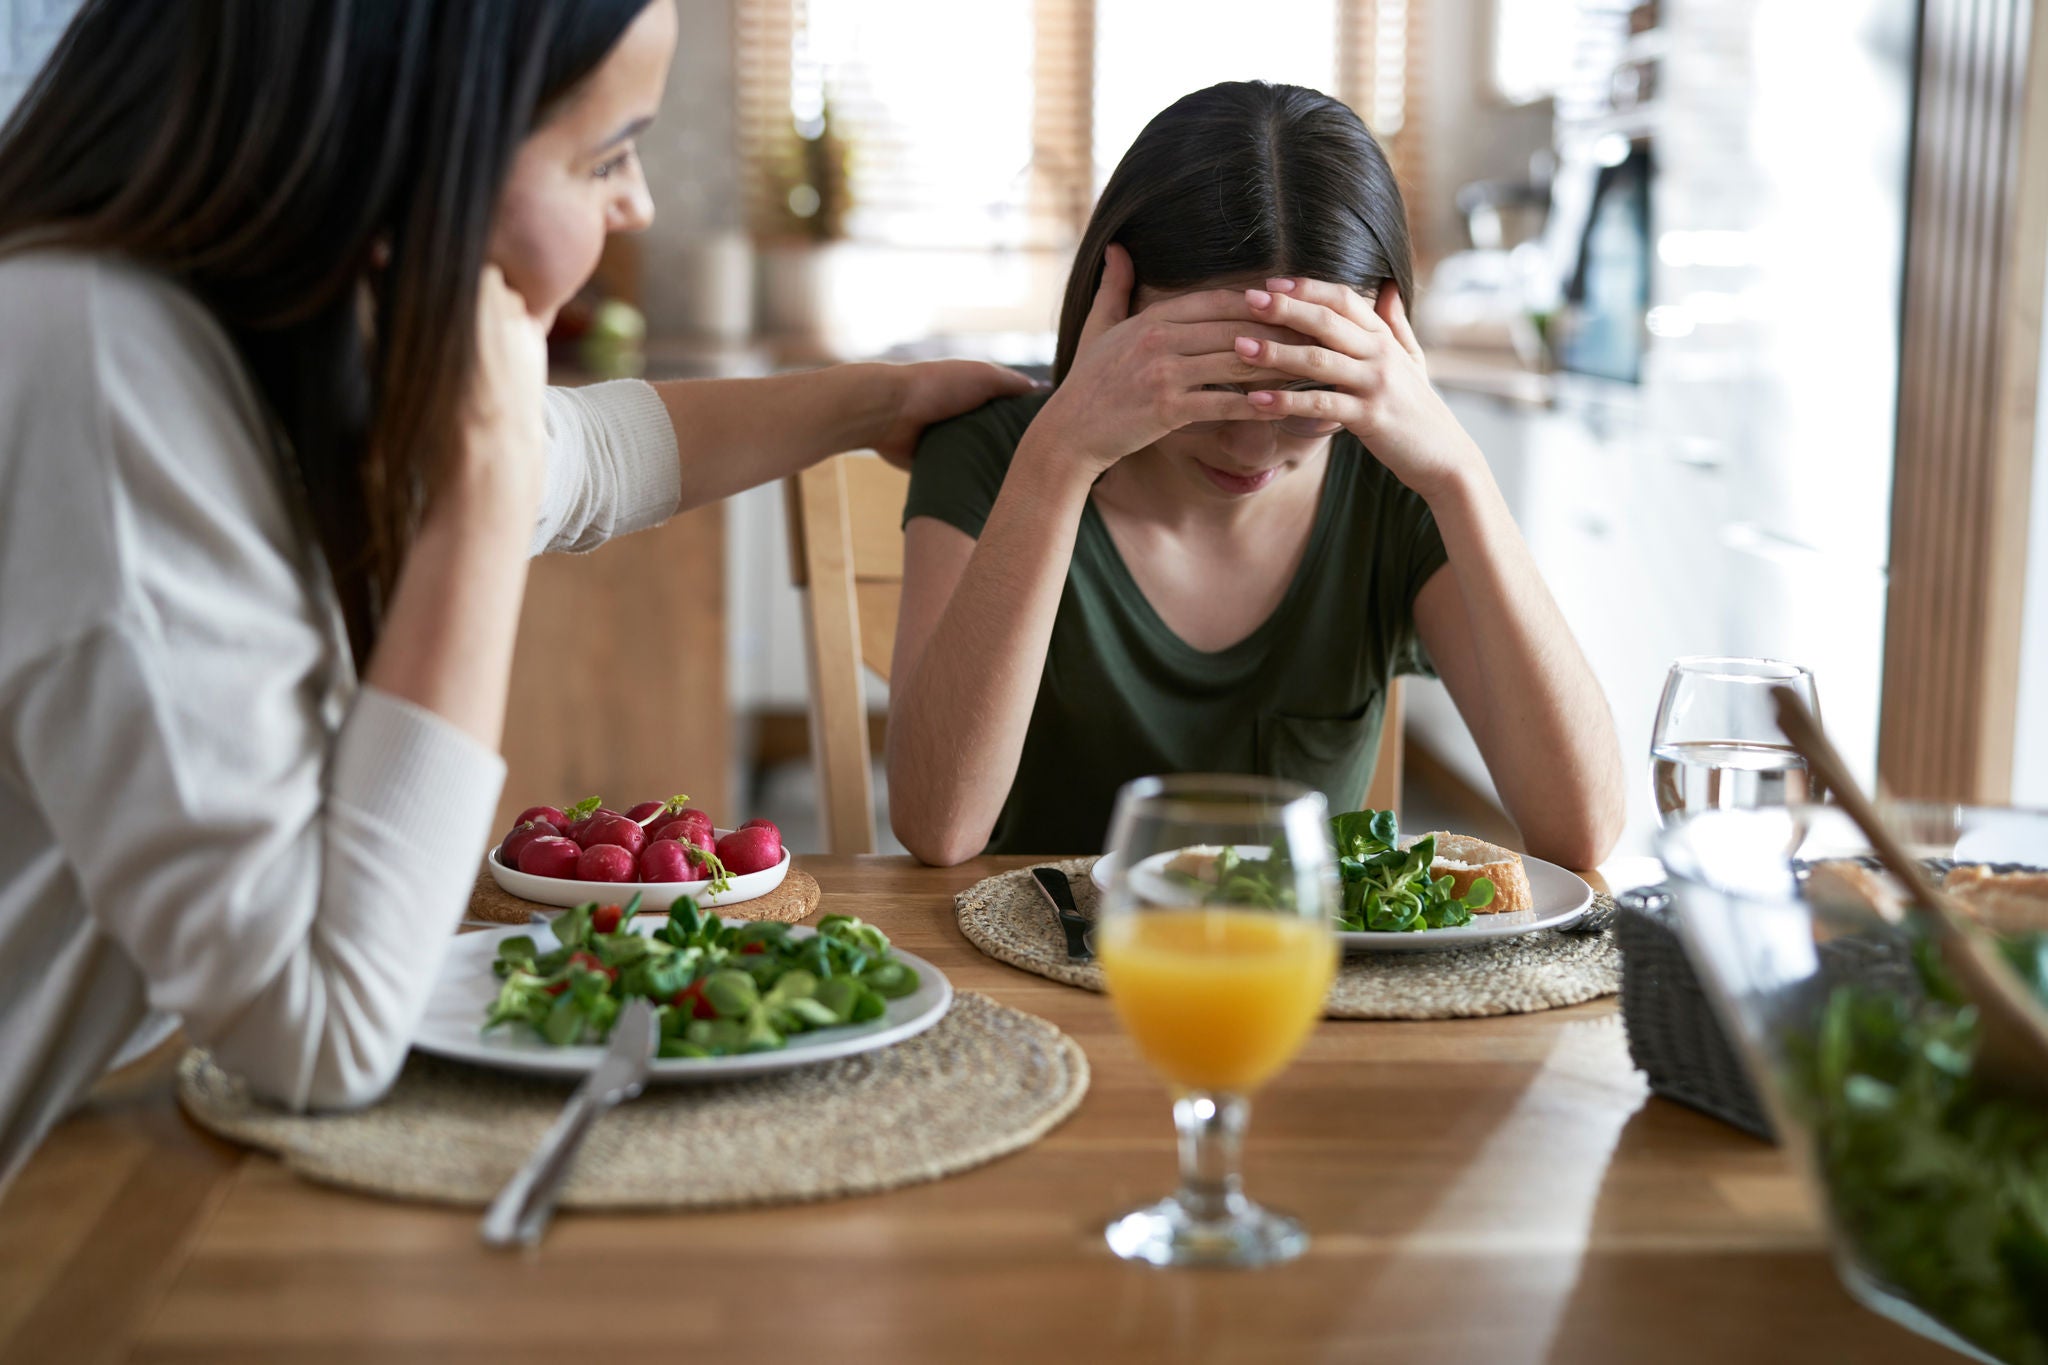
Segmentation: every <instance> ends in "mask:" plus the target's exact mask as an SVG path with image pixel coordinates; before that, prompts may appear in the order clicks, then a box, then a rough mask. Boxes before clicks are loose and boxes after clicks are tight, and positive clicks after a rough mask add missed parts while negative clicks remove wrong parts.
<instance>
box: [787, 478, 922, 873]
mask: <svg viewBox="0 0 2048 1365" xmlns="http://www.w3.org/2000/svg"><path fill="white" fill-rule="evenodd" d="M909 487H910V476H909V475H908V474H905V473H904V472H903V471H901V470H899V469H895V468H892V467H891V466H890V465H888V464H887V463H885V462H884V461H883V460H882V459H881V458H880V457H878V456H875V455H871V454H868V453H865V452H862V453H859V454H852V455H835V456H833V457H832V458H831V459H829V460H825V461H822V462H821V463H819V464H816V465H813V466H812V467H811V468H809V469H807V470H805V471H804V472H803V473H801V474H799V475H797V476H796V477H795V478H792V479H788V480H785V481H784V483H783V497H784V502H785V505H786V507H787V509H788V513H789V548H790V573H791V576H792V577H793V578H794V580H795V582H796V585H797V586H798V587H799V588H802V589H804V590H805V591H804V636H805V639H804V645H805V648H804V653H805V656H806V658H807V660H808V662H809V669H810V679H811V756H812V759H813V761H814V762H815V763H816V765H817V770H818V788H819V793H818V794H819V801H820V805H821V807H822V809H823V811H824V814H825V844H826V847H827V848H828V849H830V850H831V851H832V852H833V853H873V852H874V851H875V797H874V790H873V787H872V785H871V783H870V779H869V773H870V771H871V769H870V764H871V762H872V760H873V755H872V753H871V752H870V748H869V743H868V703H867V684H866V680H865V679H864V677H863V676H862V673H861V665H862V663H866V664H867V665H868V666H869V667H870V668H872V669H874V670H875V672H877V673H879V674H880V675H881V676H882V677H883V679H884V680H886V679H887V678H888V676H889V655H890V651H891V650H892V649H893V648H894V646H895V643H896V617H897V613H898V611H899V609H900V607H901V603H902V596H903V530H902V523H903V500H904V497H905V495H906V493H907V492H908V490H909Z"/></svg>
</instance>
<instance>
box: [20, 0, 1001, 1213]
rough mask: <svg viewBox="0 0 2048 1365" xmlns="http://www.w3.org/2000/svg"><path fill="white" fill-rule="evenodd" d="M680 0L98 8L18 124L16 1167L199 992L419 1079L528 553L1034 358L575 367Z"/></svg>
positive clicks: (183, 3)
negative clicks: (651, 378)
mask: <svg viewBox="0 0 2048 1365" xmlns="http://www.w3.org/2000/svg"><path fill="white" fill-rule="evenodd" d="M676 27H677V16H676V11H675V6H674V0H92V3H89V4H87V6H86V7H85V9H84V10H83V12H82V13H81V14H80V15H79V16H78V18H77V19H76V21H75V22H74V23H73V25H72V26H71V28H70V29H69V30H68V31H67V33H66V34H65V36H64V38H63V40H62V41H61V43H60V45H59V47H58V49H57V51H56V53H55V55H54V56H53V57H52V58H51V60H50V62H49V64H48V65H47V67H46V68H45V69H44V70H43V72H42V74H41V75H40V76H39V78H38V79H37V80H36V82H35V84H34V85H33V87H32V88H31V89H30V91H29V93H28V95H27V96H26V98H25V100H24V101H23V103H22V105H21V107H20V108H19V109H18V110H17V111H16V112H15V114H14V115H13V117H12V118H11V120H10V121H9V122H8V123H7V125H6V126H5V128H4V130H0V1183H4V1180H5V1178H6V1176H7V1174H8V1173H10V1172H11V1170H12V1169H13V1168H14V1167H15V1166H17V1165H18V1164H19V1162H20V1161H21V1159H22V1158H23V1157H24V1156H25V1155H26V1154H27V1152H28V1151H29V1150H30V1149H31V1148H32V1147H33V1145H34V1143H35V1142H36V1140H37V1139H38V1138H39V1137H40V1135H41V1134H42V1133H43V1132H44V1131H45V1130H46V1129H47V1128H48V1126H49V1125H50V1124H51V1123H52V1122H54V1121H55V1119H56V1118H57V1117H59V1116H60V1115H61V1114H62V1112H63V1111H64V1110H65V1109H66V1108H67V1107H68V1106H69V1105H70V1104H71V1103H72V1102H73V1101H74V1100H75V1099H76V1098H77V1097H78V1096H79V1095H80V1094H82V1093H83V1091H84V1090H85V1089H86V1088H87V1087H88V1086H89V1085H90V1084H91V1083H92V1081H93V1080H94V1079H95V1078H96V1077H97V1076H98V1075H99V1074H100V1072H101V1071H102V1070H104V1069H105V1067H106V1066H107V1065H108V1064H109V1062H110V1061H112V1060H113V1059H115V1058H116V1057H117V1056H118V1055H120V1054H121V1053H122V1051H123V1046H124V1043H132V1042H134V1041H135V1040H136V1039H137V1038H138V1037H139V1036H141V1035H143V1034H146V1033H147V1032H149V1031H150V1030H146V1029H144V1028H143V1025H144V1024H145V1022H147V1021H148V1020H149V1016H150V1015H151V1014H152V1012H154V1013H155V1014H156V1015H157V1016H158V1017H159V1018H161V1017H163V1016H175V1017H176V1018H178V1019H181V1020H182V1022H183V1025H184V1027H185V1029H186V1031H187V1032H188V1033H190V1034H191V1036H193V1037H194V1038H195V1039H197V1040H199V1041H201V1042H203V1043H205V1044H206V1045H208V1046H210V1047H211V1048H213V1050H214V1051H215V1053H216V1055H217V1056H218V1057H219V1058H220V1059H221V1061H222V1062H223V1063H224V1064H225V1065H227V1066H229V1067H232V1068H234V1069H235V1070H237V1071H239V1072H241V1073H242V1074H244V1075H245V1076H247V1077H248V1078H249V1080H250V1081H251V1082H252V1083H253V1084H254V1085H255V1086H256V1087H258V1088H259V1089H260V1090H262V1091H263V1092H265V1093H267V1094H269V1095H271V1096H273V1097H275V1098H277V1099H279V1100H281V1101H283V1102H285V1103H287V1104H293V1105H301V1106H303V1105H337V1104H350V1103H358V1102H362V1101H365V1100H367V1099H370V1098H372V1097H374V1096H375V1095H377V1094H379V1093H381V1091H382V1090H383V1088H384V1087H385V1086H386V1085H387V1084H388V1083H389V1080H390V1078H391V1077H392V1076H393V1075H394V1074H395V1072H396V1070H397V1067H398V1065H399V1063H400V1062H401V1061H402V1060H403V1058H404V1054H405V1050H406V1045H407V1042H408V1040H409V1039H410V1037H411V1035H412V1032H413V1029H414V1027H415V1025H416V1023H417V1021H418V1019H419V1016H420V1013H421V1011H422V1009H423V1008H424V1005H425V1001H426V996H427V993H428V989H429V987H430V985H431V983H432V981H433V979H434V976H435V974H436V972H437V970H438V967H439V963H440V959H441V954H442V950H443V947H444V945H445V943H446V941H447V939H448V937H449V934H450V932H451V931H452V930H453V928H454V926H455V924H456V921H457V920H458V919H459V917H460V914H461V910H462V907H463V905H464V904H465V902H466V899H467V893H468V890H469V888H470V885H471V882H472V879H473V878H474V876H475V870H476V864H477V859H478V857H479V855H480V854H481V852H482V849H483V846H484V843H485V840H486V839H487V837H488V835H489V833H490V830H489V823H490V821H491V819H492V815H493V812H494V809H495V806H496V803H497V799H498V794H499V788H500V785H501V783H502V780H503V776H504V768H503V764H502V762H501V761H500V759H499V758H498V755H497V753H496V748H497V744H498V740H499V731H500V727H501V725H502V723H503V717H504V708H505V696H506V686H507V677H508V674H509V671H510V667H511V659H512V645H513V635H514V631H515V624H516V621H517V619H518V615H519V603H520V599H521V594H522V592H523V590H524V584H525V573H526V559H527V556H528V555H529V553H530V552H531V551H532V550H533V549H536V548H540V549H577V550H580V549H587V548H590V547H592V546H594V545H596V544H598V543H600V542H602V541H603V540H605V539H606V538H608V537H610V536H613V535H618V534H622V533H624V532H627V531H632V530H635V529H638V528H640V527H644V526H649V525H653V524H654V523H656V522H659V521H661V520H663V519H665V518H666V517H668V516H670V515H671V514H673V513H674V512H676V511H677V510H678V508H679V507H689V506H693V505H697V504H701V503H704V502H708V501H711V500H714V499H716V498H719V497H722V496H724V495H726V494H728V493H731V492H734V491H737V490H739V489H741V488H744V487H747V486H749V485H752V484H756V483H760V482H763V481H765V480H769V479H774V478H778V477H780V476H782V475H784V474H787V473H790V472H792V471H794V470H796V469H798V468H801V467H803V466H804V465H806V464H808V463H810V462H811V461H814V460H816V459H818V458H820V457H821V456H824V455H826V454H828V453H830V452H832V451H835V450H844V449H849V448H857V447H861V446H874V447H876V448H878V449H881V450H882V451H883V452H884V453H885V454H894V455H897V456H899V457H903V458H907V457H908V455H909V452H910V449H911V447H912V445H913V444H914V442H915V439H916V437H917V433H918V432H919V430H921V428H922V427H923V426H924V424H925V423H926V422H928V421H931V420H934V419H937V418H940V417H945V416H950V415H952V414H953V413H957V412H960V411H962V410H964V409H967V408H970V407H973V406H975V405H977V404H979V403H981V402H983V401H985V400H987V399H988V398H990V397H993V396H995V395H998V394H1002V393H1014V392H1019V391H1022V390H1023V389H1025V388H1028V387H1029V385H1028V384H1027V383H1026V382H1025V381H1023V380H1021V379H1020V378H1019V377H1017V376H1015V375H1011V374H1009V373H1007V372H1005V371H1000V370H997V369H994V368H993V367H988V366H982V365H976V364H969V363H965V362H940V363H935V364H931V365H923V366H904V367H888V366H853V367H844V368H841V369H838V370H827V371H822V372H818V373H816V374H811V375H803V376H792V377H787V378H778V379H772V380H761V381H751V382H707V383H695V384H673V385H665V386H659V387H654V386H649V385H645V384H641V383H638V382H634V381H629V382H624V383H618V384H611V385H604V386H599V387H597V388H594V389H588V390H579V391H576V392H573V393H571V392H549V391H547V390H545V388H544V383H545V349H544V337H545V335H546V332H547V329H548V326H549V324H550V322H551V320H552V319H553V316H554V314H555V311H556V310H557V309H558V308H560V307H561V306H562V304H563V303H564V302H565V301H567V300H568V299H569V298H570V297H571V296H572V295H573V294H574V293H575V292H576V290H577V289H578V288H580V287H581V285H582V284H583V283H584V282H585V280H587V279H588V278H589V276H590V274H591V272H592V270H593V269H594V268H595V266H596V263H597V259H598V255H599V252H600V250H601V248H602V245H603V242H604V239H605V236H606V235H607V234H608V233H611V232H617V231H625V230H632V229H637V228H640V227H644V226H646V224H647V222H648V221H649V219H650V217H651V213H652V209H651V205H650V204H649V202H648V197H647V193H646V188H645V186H644V184H643V183H642V181H641V179H640V173H639V169H638V165H637V162H636V161H635V159H634V138H635V137H636V136H637V135H638V133H639V132H640V131H641V130H642V129H643V128H644V127H645V126H646V125H647V123H648V121H649V120H650V119H651V118H652V117H653V115H654V112H655V110H656V108H657V106H658V104H659V101H660V97H661V91H662V87H663V83H664V82H665V80H666V78H667V70H668V64H669V58H670V55H671V53H672V51H673V48H674V46H675V42H676Z"/></svg>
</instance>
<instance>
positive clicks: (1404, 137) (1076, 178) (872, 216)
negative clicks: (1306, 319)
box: [736, 0, 1423, 248]
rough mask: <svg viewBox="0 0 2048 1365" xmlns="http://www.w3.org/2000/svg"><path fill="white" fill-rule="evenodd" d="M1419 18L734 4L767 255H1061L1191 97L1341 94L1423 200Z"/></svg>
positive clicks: (1268, 2)
mask: <svg viewBox="0 0 2048 1365" xmlns="http://www.w3.org/2000/svg"><path fill="white" fill-rule="evenodd" d="M1422 3H1423V0H1262V3H1261V6H1260V13H1261V31H1262V32H1263V33H1266V34H1268V35H1274V34H1279V35H1287V36H1290V37H1292V36H1296V35H1299V36H1300V37H1303V38H1308V39H1317V38H1322V39H1324V40H1322V41H1299V42H1295V41H1286V42H1267V43H1262V44H1259V45H1258V48H1259V51H1258V52H1256V53H1248V52H1247V51H1246V50H1245V48H1244V45H1241V44H1236V43H1233V42H1229V41H1219V35H1228V34H1230V33H1232V32H1233V31H1234V30H1235V29H1237V28H1238V27H1239V26H1240V25H1241V24H1242V22H1243V9H1242V6H1241V5H1240V4H1235V3H1231V2H1230V0H975V3H974V4H973V5H972V6H966V7H963V6H962V5H960V4H959V3H958V0H738V23H737V27H736V31H737V36H738V45H739V52H738V61H739V88H740V105H741V108H740V130H741V151H742V155H743V158H744V161H745V165H746V173H747V183H748V195H749V201H750V202H749V216H750V219H751V221H752V224H753V227H754V230H755V232H756V233H757V234H758V235H760V236H763V237H770V238H773V237H791V236H798V237H801V236H809V237H815V238H818V239H821V240H830V239H833V238H838V237H848V238H852V239H855V240H860V241H866V242H874V243H882V244H887V245H901V246H915V247H932V248H1005V247H1012V248H1014V247H1030V246H1043V247H1061V246H1065V245H1068V244H1070V243H1071V242H1072V240H1073V237H1074V235H1075V233H1076V232H1077V231H1078V230H1079V227H1080V225H1081V224H1082V223H1083V222H1084V221H1085V220H1086V217H1087V213H1088V210H1089V208H1090V207H1091V206H1092V204H1093V202H1094V198H1095V193H1096V191H1097V190H1098V189H1099V188H1100V187H1101V184H1102V182H1103V181H1104V179H1106V178H1107V176H1108V175H1109V172H1110V170H1111V169H1112V168H1114V166H1115V165H1116V163H1117V160H1118V159H1119V158H1120V157H1121V156H1122V155H1123V153H1124V151H1125V149H1126V148H1128V147H1129V146H1130V144H1131V141H1132V139H1134V138H1135V137H1136V136H1137V134H1138V131H1139V130H1140V129H1141V128H1143V127H1144V125H1145V123H1146V121H1147V120H1148V119H1150V118H1151V117H1152V116H1153V115H1154V114H1156V113H1158V112H1159V111H1160V110H1161V109H1163V108H1165V107H1166V106H1167V105H1169V104H1171V103H1172V102H1173V101H1174V100H1176V99H1178V98H1179V97H1180V96H1182V95H1184V94H1186V93H1188V92H1189V91H1191V90H1198V89H1201V88H1202V87H1203V86H1206V85H1211V84H1214V83H1215V82H1217V81H1223V80H1254V79H1256V80H1271V81H1285V82H1288V83H1291V84H1296V85H1308V86H1313V87H1315V88H1317V89H1321V90H1327V91H1329V92H1331V93H1332V94H1335V95H1337V96H1338V97H1339V98H1340V99H1343V100H1345V101H1346V102H1347V103H1349V104H1350V105H1351V106H1352V107H1353V108H1355V109H1357V110H1358V111H1359V113H1360V115H1361V116H1362V117H1364V118H1365V120H1366V122H1367V124H1368V125H1369V126H1371V127H1372V128H1373V130H1374V131H1375V132H1376V133H1377V134H1378V135H1379V137H1380V139H1381V141H1382V142H1383V143H1384V144H1385V145H1386V147H1387V150H1388V154H1389V156H1390V157H1391V158H1392V159H1393V161H1394V164H1395V169H1396V171H1397V173H1399V174H1400V175H1401V178H1402V183H1403V186H1404V188H1405V189H1406V190H1407V192H1408V194H1409V196H1410V198H1411V200H1412V199H1413V198H1414V197H1415V195H1416V193H1417V188H1416V186H1415V183H1414V182H1415V179H1416V174H1417V172H1418V171H1419V169H1420V162H1419V157H1418V155H1417V141H1418V138H1417V129H1416V126H1415V124H1416V120H1415V119H1414V118H1412V117H1411V115H1412V113H1413V100H1414V98H1415V90H1416V81H1415V79H1414V75H1415V72H1416V71H1417V69H1418V63H1419V60H1420V55H1419V48H1420V41H1419V38H1420V34H1419V32H1418V24H1417V20H1418V18H1419V15H1418V13H1417V11H1418V9H1419V7H1420V6H1421V4H1422Z"/></svg>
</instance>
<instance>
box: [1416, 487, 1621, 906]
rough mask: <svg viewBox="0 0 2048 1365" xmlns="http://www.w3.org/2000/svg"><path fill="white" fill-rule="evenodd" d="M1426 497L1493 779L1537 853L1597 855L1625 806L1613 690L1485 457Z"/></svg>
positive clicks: (1568, 857) (1577, 862) (1565, 858)
mask: <svg viewBox="0 0 2048 1365" xmlns="http://www.w3.org/2000/svg"><path fill="white" fill-rule="evenodd" d="M1430 507H1431V510H1432V512H1433V513H1434V514H1435V517H1436V522H1437V528H1438V531H1439V532H1440V533H1441V534H1442V536H1443V540H1444V547H1445V549H1446V550H1447V551H1448V552H1449V555H1450V567H1451V571H1452V574H1453V575H1454V577H1455V578H1456V580H1457V586H1458V589H1459V591H1460V593H1461V594H1462V596H1463V599H1464V607H1465V613H1466V617H1467V622H1468V628H1469V633H1470V639H1471V642H1472V650H1473V653H1474V655H1475V657H1476V663H1477V669H1476V672H1477V675H1478V678H1479V680H1480V683H1481V686H1480V688H1479V692H1480V695H1479V696H1478V697H1477V698H1474V699H1470V700H1468V699H1466V698H1460V699H1459V700H1460V702H1461V705H1462V706H1463V708H1464V710H1465V711H1466V714H1467V721H1468V723H1469V724H1470V725H1471V726H1472V730H1473V734H1474V738H1475V739H1476V740H1477V741H1478V742H1479V746H1480V750H1481V752H1482V754H1484V756H1485V758H1486V762H1487V768H1488V770H1489V771H1490V772H1491V773H1492V775H1493V778H1494V784H1495V786H1496V787H1497V788H1498V789H1499V791H1500V795H1501V799H1502V801H1503V803H1504V804H1505V805H1506V806H1507V809H1508V813H1509V814H1510V815H1511V816H1512V817H1513V818H1514V820H1515V823H1516V825H1517V826H1518V827H1519V828H1520V829H1521V831H1522V836H1523V838H1524V840H1525V841H1526V842H1527V844H1528V847H1529V850H1530V851H1531V852H1532V853H1535V854H1537V855H1538V856H1541V857H1550V858H1553V859H1554V860H1556V861H1560V862H1564V863H1567V864H1569V865H1574V866H1580V867H1589V866H1592V865H1593V864H1595V863H1597V862H1598V861H1599V860H1600V859H1601V858H1604V857H1605V856H1606V855H1607V853H1608V852H1609V851H1611V850H1612V848H1613V845H1614V841H1615V839H1617V838H1618V837H1619V836H1620V832H1621V826H1622V822H1623V819H1624V816H1625V810H1626V803H1625V799H1624V796H1623V776H1622V768H1621V755H1620V746H1619V741H1618V740H1617V738H1616V735H1615V729H1614V718H1613V715H1612V714H1611V713H1610V711H1609V710H1608V706H1607V699H1606V697H1605V696H1604V695H1603V693H1602V692H1601V689H1600V684H1599V682H1598V680H1597V679H1596V678H1595V677H1594V676H1593V670H1592V668H1591V666H1590V665H1589V664H1588V663H1587V662H1586V657H1585V654H1584V653H1583V652H1582V651H1581V650H1580V648H1579V645H1578V641H1577V640H1576V639H1575V638H1573V635H1572V632H1571V627H1570V626H1569V625H1568V624H1567V623H1566V621H1565V619H1564V614H1563V613H1562V612H1561V611H1560V610H1559V609H1558V606H1557V603H1556V601H1555V599H1553V598H1552V597H1551V595H1550V591H1549V589H1548V588H1547V587H1545V585H1544V582H1543V577H1542V574H1541V572H1540V571H1539V570H1538V568H1537V566H1536V562H1535V559H1534V557H1533V556H1532V555H1531V554H1530V553H1529V548H1528V545H1527V543H1526V542H1525V541H1524V540H1523V539H1522V534H1521V531H1520V528H1518V527H1517V526H1516V525H1515V521H1514V517H1513V514H1512V513H1511V512H1510V511H1509V510H1508V506H1507V503H1506V500H1505V499H1504V498H1503V497H1502V496H1501V493H1500V489H1499V487H1498V485H1496V484H1495V482H1494V480H1493V476H1492V474H1491V472H1490V471H1488V470H1487V468H1486V466H1485V464H1484V462H1483V461H1478V460H1475V461H1473V462H1472V465H1471V466H1470V472H1469V473H1468V474H1466V475H1464V476H1463V477H1461V478H1459V479H1457V480H1456V481H1454V482H1453V483H1452V484H1451V485H1450V486H1449V487H1448V488H1447V489H1446V490H1444V491H1442V492H1440V493H1439V494H1438V495H1436V496H1434V497H1432V498H1431V500H1430Z"/></svg>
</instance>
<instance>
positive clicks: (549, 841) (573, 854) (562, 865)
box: [519, 834, 583, 877]
mask: <svg viewBox="0 0 2048 1365" xmlns="http://www.w3.org/2000/svg"><path fill="white" fill-rule="evenodd" d="M582 857H583V850H582V849H580V848H578V847H576V843H575V841H574V840H573V839H564V838H562V837H561V836H560V835H555V834H546V835H542V836H541V837H540V838H538V839H535V840H534V841H533V842H532V843H530V844H528V845H527V846H526V847H525V848H523V849H521V850H520V852H519V870H520V871H521V872H528V873H531V874H533V875H534V876H536V877H573V876H575V875H576V864H577V862H578V861H579V860H580V859H581V858H582Z"/></svg>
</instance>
